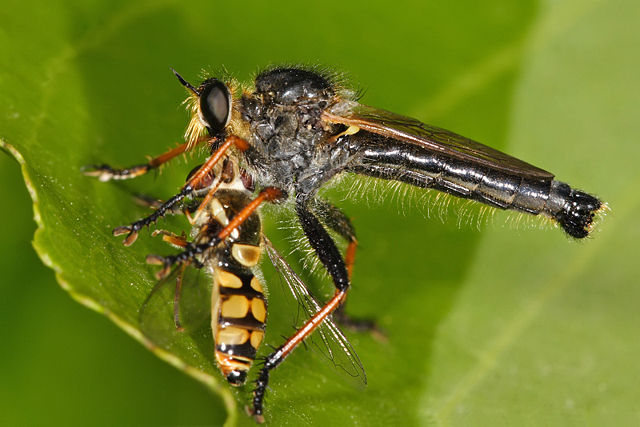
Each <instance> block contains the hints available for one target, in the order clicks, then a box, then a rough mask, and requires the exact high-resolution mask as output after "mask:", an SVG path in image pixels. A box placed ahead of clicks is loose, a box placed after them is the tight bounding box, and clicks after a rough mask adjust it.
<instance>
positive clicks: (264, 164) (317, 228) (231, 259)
mask: <svg viewBox="0 0 640 427" xmlns="http://www.w3.org/2000/svg"><path fill="white" fill-rule="evenodd" d="M174 73H175V71H174ZM175 74H176V76H177V78H178V80H179V81H180V83H182V85H183V86H185V87H186V89H187V90H188V91H189V93H190V94H189V98H188V99H187V103H188V105H189V108H190V110H191V113H192V117H191V121H190V123H189V125H188V128H187V134H186V142H185V143H184V144H182V145H180V146H179V147H177V148H174V149H172V150H170V151H168V152H167V153H165V154H162V155H161V156H159V157H156V158H154V159H152V160H151V161H149V162H148V163H145V164H141V165H137V166H133V167H129V168H126V169H114V168H112V167H110V166H108V165H101V166H95V167H93V168H92V169H91V170H90V171H88V172H86V174H87V175H91V176H95V177H98V178H99V179H100V180H102V181H108V180H111V179H128V178H134V177H137V176H140V175H143V174H145V173H147V172H149V171H150V170H153V169H155V168H157V167H159V166H160V165H162V164H164V163H166V162H167V161H169V160H171V159H172V158H174V157H176V156H178V155H179V154H182V153H184V152H186V151H189V150H191V149H193V148H194V147H196V146H199V145H200V146H204V147H206V150H207V153H208V157H207V159H206V161H205V162H204V163H203V164H202V165H200V166H199V167H197V168H195V169H194V171H193V173H192V174H190V175H189V177H188V179H187V182H186V183H185V184H184V186H183V187H182V188H181V190H180V191H179V192H178V193H177V194H176V195H174V196H173V197H171V198H169V199H168V200H167V201H165V202H164V203H160V204H159V205H158V206H157V208H156V210H155V211H154V212H153V213H152V214H151V215H150V216H148V217H146V218H143V219H141V220H138V221H136V222H133V223H132V224H130V225H127V226H123V227H118V228H116V229H115V230H114V235H126V237H125V239H124V244H125V245H131V244H132V243H133V242H134V241H135V240H136V238H137V237H138V233H139V231H140V230H141V229H142V228H144V227H147V226H149V225H151V224H153V223H155V222H156V221H157V220H158V219H160V218H161V217H163V216H164V215H166V214H168V213H178V212H185V213H186V214H187V216H188V217H189V218H190V221H191V224H192V226H193V229H192V232H191V236H190V239H189V238H186V237H182V236H176V235H173V234H170V233H168V232H163V234H164V237H163V238H164V239H165V240H167V241H168V242H169V243H172V244H173V245H174V246H176V247H178V248H179V249H180V252H179V253H177V254H174V255H170V256H166V257H159V256H154V255H152V256H149V257H148V258H147V260H148V261H149V262H151V263H153V264H159V265H160V266H161V267H162V268H161V270H160V272H159V273H158V277H160V278H162V277H167V276H169V277H175V278H176V298H175V299H176V300H178V299H179V293H180V289H181V286H182V285H183V279H182V278H183V277H186V276H187V275H188V271H190V270H193V269H204V270H206V272H207V273H208V274H209V275H210V276H211V277H212V281H213V292H212V293H213V295H214V297H213V298H212V315H211V317H212V326H211V329H212V332H213V336H214V341H215V358H216V363H217V364H218V366H219V368H220V370H221V371H222V373H223V374H224V375H225V377H226V378H227V380H228V381H229V382H230V383H231V384H233V385H239V384H242V383H243V382H244V381H245V379H246V377H247V372H248V370H249V368H250V366H251V363H252V361H253V360H254V358H255V357H256V354H257V351H258V349H259V346H260V344H261V342H262V339H263V336H264V328H265V321H266V298H265V297H264V293H263V291H262V289H263V287H262V285H263V284H262V282H261V280H260V279H259V277H260V276H259V274H258V273H257V265H258V260H259V258H260V255H261V252H262V249H261V248H266V250H267V253H268V254H269V257H270V259H271V260H272V262H273V263H274V265H275V266H276V268H277V269H278V270H279V271H280V272H281V273H282V274H283V276H284V277H285V279H286V281H287V284H288V285H289V286H290V287H291V290H292V292H293V293H294V294H295V295H296V297H297V298H298V299H299V300H300V301H301V304H302V305H303V306H304V307H305V309H306V311H307V312H308V313H309V315H308V319H307V320H306V322H305V323H304V324H303V326H302V327H300V328H299V329H298V330H297V331H296V332H295V333H294V334H293V336H291V337H290V338H288V339H287V340H286V341H285V342H284V343H283V344H282V345H280V346H279V347H277V348H276V349H275V350H274V351H273V352H271V353H270V354H269V355H267V356H266V357H265V359H264V363H263V365H262V366H261V368H260V369H259V372H258V374H257V379H256V381H255V387H254V390H253V398H252V406H251V409H250V412H251V414H252V415H253V416H254V418H255V419H256V420H257V421H262V420H263V419H264V418H263V411H264V397H265V394H266V391H267V385H268V383H269V378H270V375H271V372H272V371H273V370H274V369H275V368H276V367H277V366H279V365H280V364H281V363H282V361H283V360H284V359H285V358H286V357H287V356H288V355H289V354H290V353H291V352H292V351H293V350H294V349H295V348H296V347H298V346H299V345H300V343H302V342H303V341H304V340H305V339H306V338H307V337H309V336H310V335H311V334H312V333H313V332H314V331H315V330H317V329H320V330H321V332H324V333H323V334H322V340H323V341H324V342H325V343H327V345H328V348H330V351H333V350H335V351H337V352H338V353H341V354H343V355H346V356H341V357H342V359H343V360H347V361H348V362H347V365H349V367H350V369H351V370H352V371H353V372H355V374H356V375H361V376H362V377H363V378H364V371H362V367H361V364H360V361H359V360H358V358H357V356H356V355H355V352H353V349H352V348H351V346H350V345H349V344H348V342H347V341H346V339H345V338H344V336H343V335H342V333H341V332H340V330H339V329H338V327H337V326H336V325H335V323H334V322H333V320H332V318H333V317H335V318H346V316H345V315H344V313H343V312H342V307H343V305H344V302H345V299H346V296H347V292H348V290H349V288H350V277H351V270H352V267H353V262H354V258H355V252H356V247H357V239H356V234H355V231H354V228H353V226H352V224H351V222H350V220H349V219H348V217H347V216H346V215H345V214H344V213H343V212H342V211H341V210H340V209H338V208H337V207H335V206H333V205H332V204H330V203H329V202H327V201H325V200H322V199H320V198H319V197H318V195H317V192H318V190H319V189H320V188H322V187H323V186H324V185H325V184H327V183H328V182H329V181H331V180H332V179H334V178H336V177H337V176H339V175H342V174H347V173H350V174H357V175H364V176H368V177H373V178H377V179H382V180H392V181H400V182H403V183H407V184H410V185H413V186H416V187H421V188H425V189H435V190H438V191H441V192H444V193H448V194H450V195H453V196H457V197H460V198H465V199H470V200H474V201H477V202H480V203H483V204H486V205H489V206H492V207H495V208H498V209H509V210H515V211H520V212H525V213H529V214H532V215H542V216H545V217H548V218H550V219H551V220H552V221H554V222H555V223H556V224H558V225H559V226H560V227H561V228H562V229H563V230H564V231H565V232H566V233H567V234H568V235H569V236H571V237H574V238H584V237H586V236H588V235H589V234H590V233H591V231H592V230H593V228H594V224H595V220H596V217H597V216H598V215H599V214H600V213H601V212H602V211H603V210H605V209H606V204H604V203H602V202H601V201H600V200H599V199H598V198H596V197H594V196H592V195H590V194H588V193H585V192H583V191H580V190H577V189H574V188H572V187H571V186H569V185H568V184H565V183H563V182H560V181H556V180H555V179H554V175H553V174H551V173H549V172H547V171H545V170H542V169H539V168H537V167H535V166H532V165H530V164H528V163H525V162H523V161H521V160H518V159H516V158H514V157H511V156H509V155H507V154H504V153H501V152H499V151H497V150H494V149H492V148H490V147H488V146H485V145H482V144H480V143H477V142H475V141H472V140H470V139H467V138H465V137H462V136H460V135H457V134H455V133H453V132H450V131H447V130H444V129H440V128H437V127H434V126H430V125H426V124H424V123H421V122H419V121H417V120H415V119H412V118H408V117H404V116H400V115H397V114H394V113H391V112H388V111H384V110H380V109H375V108H372V107H368V106H365V105H363V104H360V103H359V102H358V100H357V97H356V95H355V94H354V92H353V91H350V90H349V89H347V88H346V87H345V86H343V85H342V84H341V83H340V82H339V79H337V78H336V77H334V76H332V75H330V74H329V73H324V72H319V71H316V70H312V69H305V68H301V67H300V68H299V67H275V68H270V69H267V70H265V71H263V72H261V73H259V74H258V75H257V76H256V78H255V81H254V84H253V85H250V86H249V85H247V86H241V85H239V84H238V83H237V82H236V81H234V80H230V81H222V80H218V79H216V78H208V79H206V80H204V81H203V82H202V83H201V84H200V85H198V86H197V87H196V86H194V85H192V84H190V83H188V82H187V81H186V80H185V79H183V78H182V77H181V76H180V75H179V74H178V73H175ZM282 202H288V204H287V206H293V209H294V211H295V214H296V216H297V220H298V223H299V225H300V226H301V228H302V231H303V232H304V235H305V236H306V238H307V240H308V243H309V244H310V246H311V248H312V249H313V251H314V252H315V255H316V256H317V258H318V259H319V261H320V263H321V264H322V265H323V266H324V268H325V269H326V270H327V272H328V273H329V276H330V278H331V279H332V281H333V283H334V285H335V293H334V294H333V296H332V297H331V298H329V299H328V301H326V302H324V303H323V304H319V303H317V302H316V300H315V299H314V298H313V297H312V296H311V294H310V293H309V292H308V290H307V288H306V287H305V285H304V283H303V282H302V280H300V278H299V277H298V276H297V275H296V274H295V273H294V272H293V269H292V268H291V267H290V266H289V265H288V264H287V262H286V261H285V260H284V258H283V257H282V256H281V255H279V254H278V253H277V251H275V249H274V248H273V246H272V245H271V244H270V243H269V242H268V240H267V239H266V238H265V237H264V236H262V231H261V227H260V207H261V205H263V204H265V203H282ZM328 230H331V231H333V232H334V233H335V234H337V235H338V236H340V238H342V239H344V240H345V241H346V242H347V244H348V246H347V250H346V253H345V254H344V256H343V255H342V254H341V253H340V251H339V250H338V248H337V246H336V243H335V242H334V240H333V238H332V237H331V235H330V234H329V232H328ZM335 314H337V316H332V315H335ZM175 323H176V325H178V324H179V316H178V315H177V314H176V315H175ZM331 342H333V343H335V344H331Z"/></svg>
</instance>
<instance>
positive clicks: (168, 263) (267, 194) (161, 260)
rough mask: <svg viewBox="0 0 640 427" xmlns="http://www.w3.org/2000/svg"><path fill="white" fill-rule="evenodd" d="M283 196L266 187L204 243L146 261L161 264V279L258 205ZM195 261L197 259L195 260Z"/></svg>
mask: <svg viewBox="0 0 640 427" xmlns="http://www.w3.org/2000/svg"><path fill="white" fill-rule="evenodd" d="M283 196H284V192H283V191H282V190H280V189H279V188H276V187H267V188H265V189H264V190H262V191H261V192H260V194H258V196H257V197H256V198H255V199H253V200H252V201H251V202H249V203H248V204H247V205H246V206H245V207H244V208H243V209H242V210H241V211H240V212H238V213H237V214H236V215H235V216H234V217H233V218H232V219H231V221H229V224H227V225H226V226H225V227H224V228H223V229H222V230H220V231H219V232H218V234H217V235H216V236H214V237H213V238H212V239H211V240H209V241H208V242H206V243H198V244H193V243H191V244H187V245H186V246H185V250H184V251H183V252H181V253H179V254H177V255H171V256H168V257H160V256H157V255H149V256H147V262H148V263H149V264H157V265H163V266H164V267H163V269H162V270H160V271H159V272H158V273H157V274H156V276H157V277H158V278H159V279H161V278H163V277H165V276H166V275H167V274H168V273H169V271H171V267H173V266H174V265H176V264H184V263H187V262H191V261H192V260H195V257H196V255H199V254H201V253H203V252H204V251H206V250H207V249H209V248H212V247H214V246H216V245H218V244H219V243H220V242H222V241H223V240H224V239H226V238H227V237H229V235H230V234H231V233H232V232H233V231H234V230H235V229H236V228H238V227H239V226H241V225H242V223H243V222H244V221H246V219H247V218H249V216H251V214H252V213H253V212H255V210H256V209H258V207H259V206H260V205H261V204H262V203H264V202H271V201H275V200H278V199H281V198H282V197H283ZM196 262H197V260H196Z"/></svg>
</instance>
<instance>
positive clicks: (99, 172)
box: [80, 165, 113, 182]
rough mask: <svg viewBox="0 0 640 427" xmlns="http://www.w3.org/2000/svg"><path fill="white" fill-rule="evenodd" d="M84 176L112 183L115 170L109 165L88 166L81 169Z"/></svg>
mask: <svg viewBox="0 0 640 427" xmlns="http://www.w3.org/2000/svg"><path fill="white" fill-rule="evenodd" d="M80 170H81V172H82V174H83V175H84V176H92V177H95V178H98V180H99V181H101V182H107V181H110V180H111V178H113V169H111V167H110V166H107V165H88V166H82V167H81V168H80Z"/></svg>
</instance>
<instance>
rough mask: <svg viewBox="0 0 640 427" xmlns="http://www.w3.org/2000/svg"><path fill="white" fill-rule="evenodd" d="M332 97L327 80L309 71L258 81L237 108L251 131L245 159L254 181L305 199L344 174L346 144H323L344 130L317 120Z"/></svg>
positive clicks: (283, 71)
mask: <svg viewBox="0 0 640 427" xmlns="http://www.w3.org/2000/svg"><path fill="white" fill-rule="evenodd" d="M335 96H336V93H335V89H334V87H333V85H332V84H331V83H330V82H329V80H328V79H327V78H325V77H323V76H322V75H320V74H318V73H315V72H312V71H307V70H302V69H299V68H276V69H273V70H269V71H265V72H263V73H261V74H259V75H258V76H257V78H256V91H255V92H254V93H252V94H250V95H248V96H246V95H245V96H243V97H242V99H241V100H240V107H239V108H240V110H241V114H242V118H243V119H244V120H246V121H247V122H248V123H249V126H250V130H251V131H250V133H251V140H250V141H249V143H250V144H251V149H250V150H248V151H247V152H246V153H245V159H246V160H247V162H248V164H249V166H250V168H251V169H252V170H253V172H254V173H255V175H256V176H257V177H256V178H257V179H256V181H258V182H260V183H262V184H263V185H275V186H278V187H280V188H283V189H285V190H286V191H287V192H288V193H289V194H297V195H299V196H302V197H306V195H310V194H312V193H313V192H315V190H317V189H318V188H319V187H320V186H321V185H322V184H323V183H325V182H326V181H327V180H329V179H330V178H331V177H333V176H334V175H335V174H336V173H338V172H340V171H341V170H343V169H344V167H345V165H346V162H347V161H348V159H349V155H350V152H349V147H350V146H349V144H347V143H346V141H344V140H338V141H335V143H333V144H327V140H328V139H330V138H331V137H332V136H333V135H336V134H338V133H339V132H340V131H341V130H342V129H343V128H344V126H341V125H327V123H324V122H322V120H321V114H322V112H323V110H324V109H325V108H327V106H329V105H330V104H331V103H333V102H334V101H335Z"/></svg>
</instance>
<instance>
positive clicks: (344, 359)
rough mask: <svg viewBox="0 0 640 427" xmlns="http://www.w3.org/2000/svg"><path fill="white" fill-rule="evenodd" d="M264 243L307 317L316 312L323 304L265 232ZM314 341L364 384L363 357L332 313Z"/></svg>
mask: <svg viewBox="0 0 640 427" xmlns="http://www.w3.org/2000/svg"><path fill="white" fill-rule="evenodd" d="M263 240H264V246H265V248H266V251H267V254H268V255H269V259H270V260H271V263H272V264H273V265H274V267H275V268H276V270H278V272H279V273H280V274H281V275H282V277H283V278H284V280H285V283H286V284H287V286H288V287H289V290H290V291H291V293H292V294H293V296H294V297H295V299H296V300H297V301H298V304H299V306H300V307H301V308H302V309H303V311H304V312H305V315H306V318H310V317H312V316H313V315H314V314H316V313H317V312H318V311H320V309H321V308H322V306H321V305H320V304H319V303H318V302H317V301H316V300H315V298H314V297H313V295H311V292H310V291H309V289H308V288H307V286H306V285H305V283H304V282H303V281H302V279H300V277H299V276H298V275H297V274H296V273H295V272H294V271H293V269H292V268H291V266H290V265H289V263H288V262H287V261H286V260H285V259H284V257H283V256H282V255H281V254H280V253H279V252H278V250H277V249H276V248H275V247H274V246H273V244H272V243H271V241H270V240H269V239H268V238H267V237H266V236H263ZM311 337H312V341H313V343H314V344H315V345H316V347H318V349H319V350H320V351H321V352H322V353H323V354H324V355H325V356H326V357H327V358H328V359H329V360H330V361H331V362H332V363H333V365H334V366H336V367H337V368H340V369H342V370H344V371H345V372H346V373H347V374H348V375H350V376H351V377H356V378H359V379H360V380H361V381H362V382H363V383H364V384H366V383H367V376H366V374H365V372H364V368H363V366H362V363H361V362H360V358H359V357H358V355H357V354H356V352H355V350H354V349H353V346H352V345H351V343H350V342H349V340H347V338H346V337H345V336H344V334H343V333H342V331H341V330H340V328H339V327H338V326H337V325H336V324H335V323H334V322H333V320H332V318H331V316H329V317H327V318H326V319H325V320H324V321H323V322H322V323H321V324H320V326H318V328H317V329H316V330H315V331H314V333H313V334H312V335H311Z"/></svg>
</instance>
